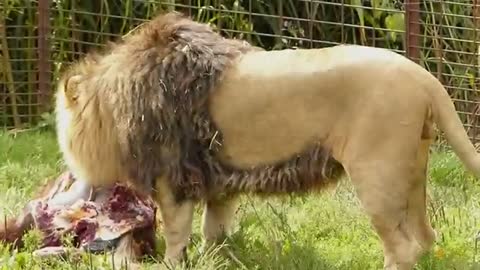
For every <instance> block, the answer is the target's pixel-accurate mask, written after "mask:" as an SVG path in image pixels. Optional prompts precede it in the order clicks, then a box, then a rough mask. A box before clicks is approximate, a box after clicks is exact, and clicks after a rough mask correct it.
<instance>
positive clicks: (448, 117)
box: [429, 73, 480, 177]
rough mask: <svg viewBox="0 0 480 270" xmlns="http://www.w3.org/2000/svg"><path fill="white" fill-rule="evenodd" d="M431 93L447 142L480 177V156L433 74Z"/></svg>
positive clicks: (435, 115) (433, 108) (434, 110)
mask: <svg viewBox="0 0 480 270" xmlns="http://www.w3.org/2000/svg"><path fill="white" fill-rule="evenodd" d="M429 75H430V76H429V77H430V78H432V83H430V85H429V86H430V87H429V88H430V89H429V90H430V93H431V96H432V98H433V106H432V111H433V118H434V121H435V123H436V124H437V126H438V127H439V129H440V130H441V131H443V132H444V134H445V138H446V139H447V142H448V143H449V144H450V145H451V146H452V148H453V151H454V152H455V154H457V156H458V157H459V159H460V160H461V161H462V162H463V164H464V165H465V166H466V168H467V169H468V170H470V171H471V172H472V173H474V174H475V175H476V176H477V177H480V154H479V153H477V151H476V149H475V147H474V145H473V144H472V142H471V141H470V139H469V138H468V135H467V132H466V131H465V128H464V126H463V123H462V121H461V120H460V118H459V117H458V114H457V111H456V110H455V106H454V104H453V102H452V100H451V98H450V96H449V95H448V93H447V91H446V89H445V88H444V87H443V85H442V84H441V83H440V81H438V80H437V79H436V78H435V77H434V76H433V75H432V74H430V73H429Z"/></svg>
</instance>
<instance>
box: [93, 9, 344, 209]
mask: <svg viewBox="0 0 480 270" xmlns="http://www.w3.org/2000/svg"><path fill="white" fill-rule="evenodd" d="M251 50H257V48H255V47H253V46H251V45H250V44H248V43H246V42H244V41H239V40H231V39H225V38H223V37H221V36H220V35H219V34H218V33H216V32H214V31H213V30H212V29H211V28H210V27H208V26H207V25H205V24H201V23H197V22H194V21H192V20H190V19H188V18H185V17H182V16H181V15H179V14H176V13H169V14H165V15H160V16H158V17H157V18H155V19H153V20H152V21H150V22H148V23H146V24H144V25H142V26H141V27H139V28H138V29H136V30H135V31H133V32H132V33H131V34H130V35H129V36H127V37H126V38H125V39H124V40H123V41H121V42H119V43H116V44H114V45H113V46H112V47H111V48H109V49H108V50H107V51H106V53H105V54H104V55H103V56H100V55H96V56H93V57H91V58H90V60H86V61H93V62H96V63H95V64H93V65H90V64H88V62H86V63H87V64H88V65H90V67H89V72H92V73H95V74H105V75H104V76H102V77H101V78H100V79H98V78H97V79H96V80H95V81H94V82H90V84H89V87H90V88H95V89H107V90H99V95H103V97H102V98H105V99H106V100H118V99H125V100H123V101H118V102H114V103H112V111H113V118H114V119H113V120H114V121H115V123H116V125H117V128H118V129H119V130H118V134H119V136H123V135H125V137H119V142H120V144H121V145H122V147H123V149H122V151H121V152H122V158H123V161H124V164H128V165H129V166H130V167H129V171H130V173H131V178H132V179H142V180H139V181H141V182H142V183H141V184H143V186H145V187H152V185H153V183H154V179H155V177H158V176H159V175H163V174H164V173H165V172H168V176H169V177H168V178H169V179H170V183H171V185H172V188H173V189H174V192H175V193H176V197H177V199H178V200H181V199H184V198H197V199H199V198H203V197H205V196H210V195H215V194H217V193H223V192H226V193H230V192H239V191H248V192H255V193H263V194H270V193H281V192H294V191H296V192H299V191H307V190H309V189H310V188H312V187H313V186H319V187H320V186H322V185H323V184H325V183H327V182H329V181H330V180H336V179H337V178H338V177H339V176H340V174H341V173H343V168H342V166H341V165H340V163H339V162H337V161H336V160H334V159H333V158H332V157H331V155H330V152H329V151H328V149H324V148H323V147H322V146H321V145H317V146H312V148H311V149H307V151H305V153H303V154H299V156H295V157H294V158H293V159H291V160H286V161H284V162H283V163H281V164H275V165H272V166H262V167H258V168H254V169H251V170H243V171H236V170H234V169H232V168H229V167H227V166H225V165H223V164H221V163H220V161H219V160H218V159H216V157H215V154H216V153H217V152H218V151H219V150H220V147H221V145H222V134H221V132H219V131H218V130H217V129H216V128H215V125H214V124H213V121H212V119H211V117H210V115H209V113H208V103H207V100H208V97H209V96H210V95H211V94H212V91H215V87H216V86H217V82H218V81H219V80H221V78H222V74H223V72H224V71H225V70H226V69H227V68H228V67H229V65H230V64H231V63H232V60H234V59H235V58H237V57H239V56H241V55H242V54H243V53H245V52H248V51H251ZM102 63H105V65H102ZM106 63H109V64H108V65H107V64H106ZM111 63H124V64H123V65H122V64H118V65H114V64H111ZM95 66H99V68H96V67H95ZM102 68H103V69H102ZM102 91H103V92H102ZM212 193H215V194H212Z"/></svg>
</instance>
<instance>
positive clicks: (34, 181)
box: [0, 132, 480, 270]
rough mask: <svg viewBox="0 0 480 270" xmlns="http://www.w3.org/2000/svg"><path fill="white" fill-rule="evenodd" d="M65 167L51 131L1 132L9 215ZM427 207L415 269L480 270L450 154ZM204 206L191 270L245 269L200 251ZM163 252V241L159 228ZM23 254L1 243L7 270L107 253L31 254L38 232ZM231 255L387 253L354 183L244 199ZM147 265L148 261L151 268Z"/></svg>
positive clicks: (374, 264)
mask: <svg viewBox="0 0 480 270" xmlns="http://www.w3.org/2000/svg"><path fill="white" fill-rule="evenodd" d="M62 169H63V165H62V162H61V158H60V154H59V152H58V148H57V145H56V142H55V137H54V135H53V134H52V133H48V132H32V133H24V134H20V135H17V136H16V137H13V136H12V135H7V134H6V133H1V132H0V190H1V193H0V194H1V195H2V196H1V197H0V206H1V207H2V211H3V213H5V214H7V215H10V214H13V213H17V212H18V211H19V210H20V209H21V208H22V207H23V205H24V203H25V202H27V200H28V198H29V196H30V195H31V194H32V192H33V191H34V190H35V188H36V187H37V186H38V184H39V183H44V181H45V179H46V178H48V177H50V176H53V175H55V174H56V173H58V172H60V171H61V170H62ZM429 175H430V177H429V194H430V197H431V203H430V205H429V212H430V215H431V218H432V222H433V224H434V227H435V228H436V229H437V230H438V231H439V232H440V237H439V240H438V242H437V244H436V246H435V248H434V250H433V251H432V252H431V253H430V254H427V255H426V256H424V258H422V260H421V261H420V263H419V265H418V266H417V268H416V269H422V270H426V269H462V270H467V269H480V264H479V263H477V261H478V255H477V249H476V241H475V236H476V233H477V230H478V229H480V226H479V225H478V221H477V220H478V219H479V217H480V211H479V209H480V207H479V204H480V202H479V201H480V185H479V184H477V182H476V181H475V179H474V178H473V177H472V176H471V175H470V174H468V173H466V172H465V171H464V169H463V167H462V165H461V164H460V163H459V161H458V159H457V157H456V156H455V155H453V154H452V153H450V152H434V153H433V155H432V159H431V167H430V171H429ZM200 214H201V212H200V209H197V212H196V217H195V223H194V231H193V235H192V244H191V245H190V247H189V255H190V257H191V259H192V260H191V261H192V263H191V264H192V266H191V267H190V268H191V269H205V270H206V269H239V267H238V264H236V263H235V262H233V261H232V260H230V259H228V258H227V257H224V256H222V255H220V253H216V252H211V253H208V254H206V255H200V254H199V252H198V249H197V246H198V245H199V243H200V241H201V235H200V228H199V226H200V222H199V221H200ZM158 236H159V251H160V254H163V244H162V243H163V239H162V238H161V236H162V234H161V232H160V231H159V232H158ZM28 239H29V241H30V242H29V244H28V245H27V248H26V249H25V250H22V251H21V252H15V253H10V252H7V251H6V250H5V247H4V246H3V247H2V246H0V267H1V269H24V268H26V269H45V268H47V269H91V268H92V265H93V267H94V268H95V269H108V268H104V267H105V266H104V265H105V262H106V261H107V260H108V257H105V256H101V255H99V256H95V257H93V263H92V264H90V263H89V262H88V261H89V258H87V257H85V258H84V259H85V260H84V261H81V263H79V264H74V263H73V262H72V261H69V260H60V259H58V260H49V261H39V260H34V259H32V257H31V255H30V251H31V250H33V249H35V247H36V246H35V239H36V238H35V234H34V233H33V232H32V233H30V234H29V238H28ZM228 245H229V246H230V248H231V250H232V252H233V253H234V254H235V256H236V257H237V258H238V259H239V260H240V261H241V262H242V263H243V264H244V265H245V266H246V267H247V268H248V269H262V270H263V269H268V270H269V269H332V270H337V269H351V270H364V269H381V268H382V252H381V246H380V243H379V241H378V238H377V236H376V235H375V234H374V232H373V230H372V229H371V227H370V224H369V222H368V219H367V217H366V216H365V215H364V214H363V212H362V209H361V207H360V205H359V202H358V201H357V198H356V197H355V195H354V193H353V189H352V186H351V185H350V183H349V182H348V181H344V182H342V183H341V185H340V186H339V188H338V189H337V190H336V191H335V192H330V193H328V192H326V193H324V194H320V195H315V196H314V195H310V196H306V197H285V198H276V199H270V200H268V201H262V200H259V199H256V198H255V197H244V198H243V201H242V205H241V208H240V209H239V212H238V214H237V218H236V223H235V230H234V233H233V235H232V237H231V239H229V241H228ZM148 266H149V263H145V269H148Z"/></svg>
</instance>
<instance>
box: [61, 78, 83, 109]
mask: <svg viewBox="0 0 480 270" xmlns="http://www.w3.org/2000/svg"><path fill="white" fill-rule="evenodd" d="M82 79H83V78H82V76H81V75H74V76H71V77H68V78H67V79H66V80H65V83H64V85H63V91H64V92H65V96H66V97H67V99H68V101H70V102H72V103H75V102H76V101H77V99H78V94H79V93H78V91H79V89H78V84H79V83H80V82H81V81H82Z"/></svg>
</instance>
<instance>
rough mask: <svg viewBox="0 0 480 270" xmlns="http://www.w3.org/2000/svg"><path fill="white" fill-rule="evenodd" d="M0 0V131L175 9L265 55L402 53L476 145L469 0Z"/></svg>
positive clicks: (42, 107) (26, 118)
mask: <svg viewBox="0 0 480 270" xmlns="http://www.w3.org/2000/svg"><path fill="white" fill-rule="evenodd" d="M0 1H1V4H0V9H1V10H0V16H1V17H0V38H1V40H0V61H1V64H0V127H4V128H22V127H25V126H29V125H33V124H36V123H38V121H39V120H42V117H43V116H48V113H51V105H52V98H53V96H52V93H53V92H54V90H53V89H54V87H55V84H56V80H57V78H58V75H59V73H60V72H61V71H62V70H63V69H64V68H65V66H66V65H68V64H70V63H71V62H73V61H75V60H77V59H78V58H79V57H81V56H82V55H84V54H85V53H87V52H88V51H90V50H92V49H95V48H99V47H102V46H104V44H105V43H106V42H107V41H115V40H116V39H118V38H119V37H120V36H122V35H123V34H126V33H127V32H128V31H130V30H131V29H132V28H133V27H135V26H136V25H138V24H139V23H141V22H144V21H146V20H149V19H151V18H152V17H153V16H155V15H156V14H157V13H158V12H163V11H167V10H176V11H180V12H182V13H185V14H187V15H190V16H192V18H193V19H194V20H196V21H200V22H205V23H210V24H211V25H212V26H214V27H216V28H217V29H218V30H219V31H220V32H221V34H222V35H224V36H226V37H230V38H240V39H245V40H248V41H249V42H252V43H253V44H255V45H257V46H261V47H263V48H265V49H267V50H278V49H284V48H296V47H297V48H321V47H328V46H332V45H336V44H342V43H343V44H361V45H367V46H374V47H383V48H388V49H391V50H393V51H396V52H398V53H400V54H403V55H406V56H408V57H410V58H411V59H413V60H414V61H417V62H418V63H420V64H421V65H422V66H424V67H425V68H427V69H428V70H429V71H430V72H432V73H433V74H435V75H436V76H437V78H439V79H440V80H441V81H442V83H443V84H444V85H445V87H446V88H447V90H448V92H449V94H450V95H451V97H452V99H453V100H454V102H455V105H456V108H457V110H458V113H459V115H460V117H461V118H462V121H463V122H464V125H465V128H466V129H467V131H468V132H469V135H470V137H471V138H472V139H473V140H474V141H476V140H477V136H476V134H477V133H478V132H477V129H478V127H479V125H480V123H479V120H478V119H477V118H478V117H477V115H478V114H479V113H480V108H479V104H480V99H479V97H478V91H477V87H478V72H479V67H478V66H479V65H480V57H479V56H478V54H479V50H480V47H479V46H480V44H478V43H479V42H478V35H479V34H480V33H479V31H478V29H479V27H480V20H479V15H480V3H477V0H457V1H447V0H435V1H432V0H396V1H395V0H393V1H392V0H389V1H386V0H331V1H320V0H268V1H267V0H165V1H153V0H150V1H149V0H125V1H116V0H100V1H80V0H50V1H49V0H37V1H27V0H16V1H7V0H0ZM478 1H480V0H478Z"/></svg>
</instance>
